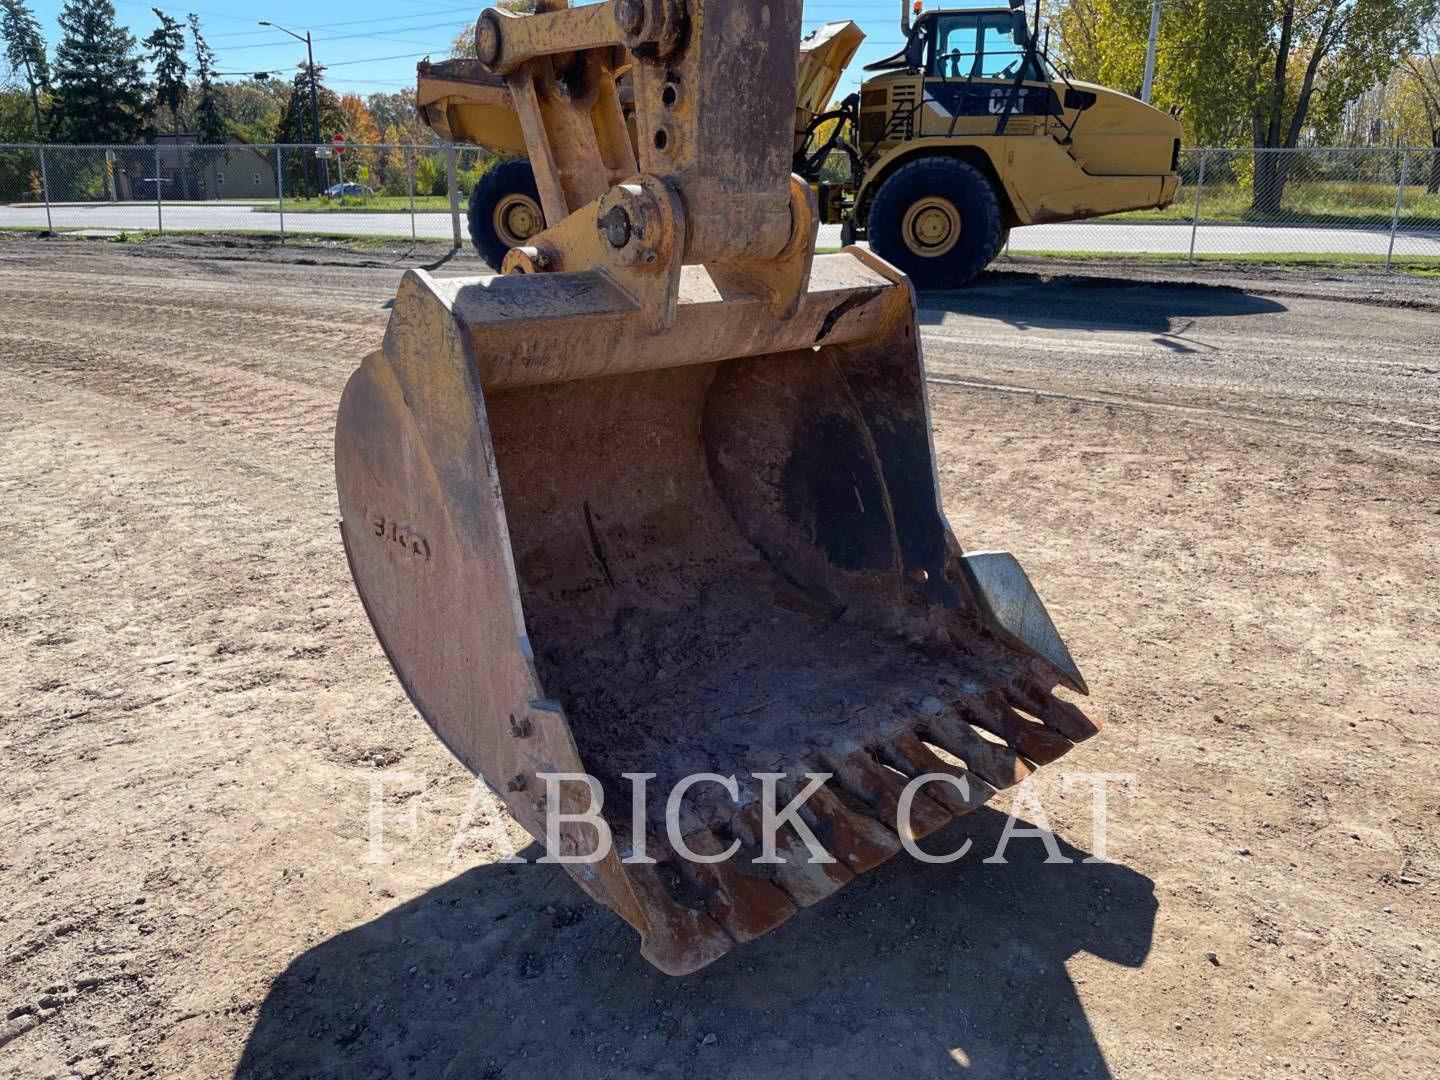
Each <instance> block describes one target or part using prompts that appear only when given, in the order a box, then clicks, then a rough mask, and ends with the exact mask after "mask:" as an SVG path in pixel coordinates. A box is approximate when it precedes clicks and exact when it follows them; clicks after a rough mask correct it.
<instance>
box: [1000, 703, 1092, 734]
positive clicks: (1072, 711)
mask: <svg viewBox="0 0 1440 1080" xmlns="http://www.w3.org/2000/svg"><path fill="white" fill-rule="evenodd" d="M1020 707H1021V708H1026V709H1028V706H1025V705H1023V704H1022V705H1021V706H1020ZM1035 715H1036V716H1038V717H1039V718H1040V719H1041V720H1043V721H1044V722H1045V725H1046V726H1047V727H1052V728H1054V729H1055V730H1056V731H1058V732H1059V733H1060V734H1061V735H1064V736H1065V738H1067V739H1069V740H1070V741H1071V742H1072V743H1081V742H1084V741H1085V740H1086V739H1088V738H1090V737H1091V736H1092V735H1095V734H1097V733H1098V732H1099V731H1100V724H1099V722H1098V721H1096V720H1092V719H1091V718H1090V717H1088V716H1086V715H1085V713H1084V712H1082V711H1081V710H1080V709H1078V708H1076V707H1075V706H1074V705H1072V704H1070V702H1068V701H1061V700H1060V699H1059V698H1057V697H1053V696H1052V697H1050V698H1048V699H1047V700H1046V701H1045V703H1044V705H1043V706H1042V707H1041V709H1040V711H1039V712H1037V713H1036V714H1035Z"/></svg>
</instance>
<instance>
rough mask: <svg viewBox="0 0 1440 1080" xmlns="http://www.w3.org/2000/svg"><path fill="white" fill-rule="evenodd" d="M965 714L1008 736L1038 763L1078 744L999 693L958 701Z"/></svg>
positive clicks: (1010, 742) (1011, 743)
mask: <svg viewBox="0 0 1440 1080" xmlns="http://www.w3.org/2000/svg"><path fill="white" fill-rule="evenodd" d="M955 704H956V708H957V709H958V711H959V713H960V715H961V716H963V717H964V718H965V719H966V720H967V721H969V722H970V723H971V724H973V725H974V726H976V727H979V728H984V729H985V730H986V731H988V732H990V734H992V735H995V736H997V737H999V738H1001V739H1004V740H1005V742H1006V744H1007V745H1008V746H1010V748H1011V749H1013V750H1018V751H1019V752H1020V753H1021V754H1023V755H1024V756H1025V757H1026V758H1027V759H1028V760H1029V761H1031V762H1033V763H1034V764H1036V765H1046V764H1049V763H1050V762H1052V761H1054V760H1055V759H1056V758H1059V757H1062V756H1064V755H1065V754H1067V753H1069V751H1070V750H1071V749H1072V748H1073V747H1074V745H1075V744H1074V743H1072V742H1071V741H1070V740H1069V739H1067V738H1065V736H1064V735H1061V734H1060V733H1059V732H1058V731H1053V730H1052V729H1050V728H1049V727H1047V726H1046V725H1044V724H1041V723H1038V722H1036V721H1034V720H1029V719H1026V718H1025V717H1023V716H1021V715H1020V714H1019V713H1017V712H1016V711H1015V710H1014V709H1012V708H1010V706H1008V705H1006V704H1005V703H1004V702H1003V701H1000V700H998V698H997V697H996V695H993V694H985V695H983V696H976V697H970V696H966V697H961V698H959V699H958V700H957V701H956V703H955Z"/></svg>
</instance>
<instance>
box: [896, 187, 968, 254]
mask: <svg viewBox="0 0 1440 1080" xmlns="http://www.w3.org/2000/svg"><path fill="white" fill-rule="evenodd" d="M960 228H961V225H960V211H959V210H957V209H956V208H955V204H954V203H953V202H951V201H950V200H949V199H944V198H941V197H940V196H938V195H929V196H926V197H925V198H923V199H917V200H916V201H915V202H914V203H913V204H912V205H911V207H910V209H909V210H907V211H906V212H905V220H904V221H903V222H901V225H900V232H901V235H902V236H904V238H905V246H906V247H908V248H909V249H910V250H911V251H913V252H914V253H915V254H916V255H923V256H925V257H927V258H932V259H933V258H935V257H936V256H939V255H944V254H945V253H946V252H947V251H949V250H950V249H951V248H953V247H954V246H955V244H956V243H957V242H958V241H959V239H960Z"/></svg>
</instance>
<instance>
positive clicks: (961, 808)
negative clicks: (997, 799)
mask: <svg viewBox="0 0 1440 1080" xmlns="http://www.w3.org/2000/svg"><path fill="white" fill-rule="evenodd" d="M876 753H878V754H879V755H880V758H881V760H883V761H884V762H885V763H886V764H887V765H890V766H892V767H893V768H895V769H897V770H898V771H899V772H901V773H903V774H905V775H906V776H908V777H910V778H911V779H914V778H915V777H917V776H923V775H924V774H926V773H943V774H945V775H947V776H953V777H955V778H956V779H958V780H963V781H964V783H965V791H966V793H965V794H961V792H960V789H959V788H957V787H956V786H955V785H954V784H948V783H945V782H943V781H935V782H933V783H931V784H930V786H928V787H927V788H926V789H925V793H926V795H928V796H929V797H930V798H931V799H933V800H934V801H935V802H937V803H939V804H940V805H941V806H943V807H945V809H946V810H948V811H950V813H952V814H954V815H955V816H956V817H959V816H960V815H961V814H968V813H969V812H970V811H971V810H974V809H975V808H976V807H977V806H984V805H985V803H987V802H989V801H990V798H991V796H993V795H994V794H995V788H994V787H992V786H991V785H990V784H989V783H987V782H986V781H984V780H981V779H980V777H978V776H976V775H975V774H974V773H972V772H971V771H970V770H969V769H962V768H959V767H958V766H955V765H951V764H950V763H949V762H947V761H944V760H943V759H942V758H941V757H940V756H939V755H938V754H936V753H935V752H934V751H933V750H931V749H930V747H928V746H926V745H925V742H924V740H923V739H921V738H920V736H918V735H916V734H915V733H914V732H913V731H910V730H908V729H906V730H903V731H899V732H897V733H895V734H894V735H892V736H890V737H889V738H888V739H886V740H885V741H884V742H882V743H880V744H879V746H878V747H876Z"/></svg>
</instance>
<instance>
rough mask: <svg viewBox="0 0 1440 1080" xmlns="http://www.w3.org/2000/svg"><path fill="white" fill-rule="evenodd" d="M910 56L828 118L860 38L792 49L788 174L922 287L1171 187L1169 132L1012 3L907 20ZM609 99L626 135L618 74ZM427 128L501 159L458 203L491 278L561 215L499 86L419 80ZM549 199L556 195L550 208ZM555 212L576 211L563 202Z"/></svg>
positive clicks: (954, 278) (876, 66) (456, 73)
mask: <svg viewBox="0 0 1440 1080" xmlns="http://www.w3.org/2000/svg"><path fill="white" fill-rule="evenodd" d="M901 28H902V30H903V32H904V38H905V46H904V48H902V49H901V50H900V51H899V52H897V53H896V54H895V55H894V56H891V57H888V58H886V59H884V60H880V61H878V62H876V63H873V64H869V65H867V66H866V68H865V70H866V71H867V72H870V73H873V74H871V76H870V77H869V78H867V79H866V80H865V81H864V83H863V84H862V85H861V87H860V90H859V92H858V93H856V94H852V95H850V96H848V97H847V98H845V100H844V101H842V102H840V103H839V104H838V105H837V106H835V107H833V108H832V107H831V98H832V95H833V94H834V91H835V88H836V86H837V85H838V84H839V82H840V78H841V76H842V75H843V74H844V71H845V69H846V67H847V66H848V65H849V63H850V61H851V60H852V59H853V57H854V55H855V52H856V50H857V49H858V48H859V46H860V43H861V42H862V41H863V40H864V37H865V35H864V33H863V32H862V31H861V30H860V28H859V27H858V26H856V25H855V24H854V23H853V22H832V23H827V24H825V25H824V26H822V27H821V28H820V29H818V30H816V31H815V32H814V33H812V34H811V35H810V36H809V37H808V38H806V39H805V40H804V41H803V42H801V45H800V65H799V73H798V80H797V103H796V110H795V171H796V172H797V173H798V174H800V175H801V176H803V177H804V178H805V179H806V180H808V181H810V182H811V184H812V186H813V187H814V188H815V190H816V193H817V195H818V197H819V204H820V212H821V221H822V222H823V223H826V224H839V225H841V226H842V236H843V239H844V241H845V242H847V243H848V242H851V241H853V240H857V239H858V240H867V241H868V242H869V244H870V246H871V247H872V248H873V249H874V250H875V251H876V252H878V253H879V254H880V255H882V256H884V257H885V258H886V259H888V260H889V261H890V262H892V263H894V264H895V265H896V266H898V267H899V268H900V269H902V270H904V271H905V272H906V273H907V274H908V275H910V277H911V278H912V279H913V280H914V281H915V283H916V284H917V285H919V286H921V287H929V288H947V287H954V286H957V285H963V284H964V283H965V282H967V281H969V280H970V279H971V278H973V277H974V276H975V275H976V274H978V273H979V272H980V271H981V270H983V269H984V268H985V266H986V265H987V264H988V263H989V262H990V260H991V259H993V258H994V257H995V255H996V254H997V253H998V252H999V251H1000V249H1001V248H1002V247H1003V246H1004V244H1005V239H1006V236H1007V235H1008V232H1009V230H1010V229H1011V228H1012V227H1014V226H1017V225H1031V224H1036V223H1039V222H1058V221H1074V220H1077V219H1080V218H1089V217H1097V216H1100V215H1102V214H1114V213H1119V212H1122V211H1127V210H1146V209H1152V208H1158V207H1164V206H1167V205H1169V203H1170V200H1171V199H1172V198H1174V196H1175V190H1176V188H1177V186H1178V183H1179V175H1178V172H1177V169H1176V163H1177V155H1178V151H1179V147H1180V125H1179V123H1178V122H1177V121H1176V120H1175V119H1174V118H1173V117H1170V116H1167V115H1166V114H1165V113H1163V112H1161V111H1159V110H1158V109H1154V108H1151V107H1150V106H1149V105H1146V104H1145V103H1143V102H1141V101H1138V100H1136V99H1135V98H1133V97H1130V96H1129V95H1128V94H1122V93H1118V92H1117V91H1114V90H1109V89H1106V88H1105V87H1103V86H1096V85H1093V84H1091V83H1084V82H1076V81H1073V80H1071V79H1069V78H1067V77H1066V76H1065V75H1064V74H1063V73H1062V72H1061V71H1060V70H1059V69H1058V68H1056V67H1055V66H1054V65H1053V64H1051V62H1050V60H1049V58H1048V56H1047V54H1046V50H1045V49H1044V48H1043V47H1042V45H1041V44H1040V42H1039V39H1038V37H1037V35H1036V34H1034V33H1033V32H1032V31H1031V29H1030V27H1029V26H1028V25H1027V23H1026V21H1025V17H1024V14H1023V12H1022V11H1019V10H1014V9H1013V8H1010V7H996V8H983V9H969V10H961V11H951V10H935V11H926V12H919V13H917V15H916V17H915V19H914V20H913V21H912V20H911V18H910V13H909V10H908V9H907V7H906V5H905V4H903V3H902V5H901ZM616 82H617V85H616V87H615V89H614V96H615V97H616V98H617V99H618V100H619V102H620V105H621V109H622V111H623V114H624V115H625V117H626V120H627V123H628V124H629V126H630V129H631V138H632V140H633V138H634V131H633V127H634V122H633V105H632V97H633V95H632V93H631V91H630V88H629V85H628V69H622V70H620V71H618V72H617V73H616ZM417 104H418V106H419V110H420V114H421V116H422V117H423V118H424V120H425V122H426V123H427V124H429V126H430V127H431V128H433V129H434V130H435V131H437V132H438V133H439V134H440V135H442V136H444V137H445V138H447V139H451V140H454V141H456V142H469V143H475V144H478V145H482V146H486V147H488V148H490V149H492V150H494V151H496V152H497V153H500V154H504V155H507V156H514V160H511V161H507V162H505V163H504V164H502V165H500V166H499V167H498V168H496V169H493V170H491V171H490V172H489V173H487V174H486V176H485V177H484V178H483V180H482V181H481V182H480V183H478V184H477V185H476V186H475V188H474V190H473V191H472V192H471V196H470V208H469V224H470V235H471V239H472V240H473V241H474V244H475V247H476V249H477V250H478V251H479V252H480V254H481V256H483V257H484V258H485V259H486V260H487V261H488V262H489V263H490V264H491V265H492V266H495V267H496V268H498V267H499V266H500V263H501V261H502V260H503V259H504V257H505V252H506V251H508V250H509V249H510V248H512V247H516V246H518V245H520V244H523V243H524V242H525V240H526V239H528V238H529V237H530V236H532V235H533V234H534V233H536V232H538V231H539V230H540V229H541V228H543V227H544V224H545V222H546V221H547V220H553V219H554V216H555V214H556V213H558V212H560V211H561V210H562V207H560V206H559V205H558V202H557V204H556V205H554V206H552V205H550V203H548V202H547V201H546V199H545V198H544V197H543V196H542V193H541V192H540V191H538V190H537V188H536V185H535V179H534V172H533V170H532V169H531V167H530V165H529V163H528V162H527V161H525V160H523V158H524V155H526V154H527V148H526V146H525V139H524V136H523V134H522V133H521V125H520V121H519V118H518V117H517V115H516V112H515V104H514V102H513V101H512V100H511V97H510V92H509V91H508V90H507V89H506V86H505V81H504V80H503V79H502V78H500V77H499V76H496V75H493V74H490V73H489V72H488V70H487V69H486V67H485V65H484V64H482V63H481V62H480V61H479V60H466V59H462V60H447V61H444V62H441V63H436V64H431V63H429V62H428V61H427V62H425V63H422V64H421V65H420V68H419V86H418V95H417ZM552 201H555V200H552ZM563 209H567V210H568V209H573V207H565V208H563Z"/></svg>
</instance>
